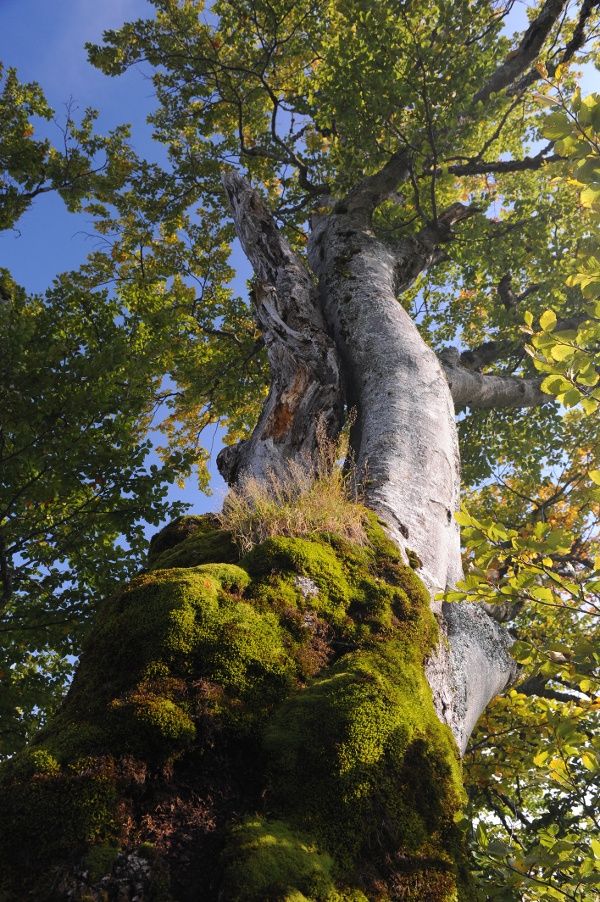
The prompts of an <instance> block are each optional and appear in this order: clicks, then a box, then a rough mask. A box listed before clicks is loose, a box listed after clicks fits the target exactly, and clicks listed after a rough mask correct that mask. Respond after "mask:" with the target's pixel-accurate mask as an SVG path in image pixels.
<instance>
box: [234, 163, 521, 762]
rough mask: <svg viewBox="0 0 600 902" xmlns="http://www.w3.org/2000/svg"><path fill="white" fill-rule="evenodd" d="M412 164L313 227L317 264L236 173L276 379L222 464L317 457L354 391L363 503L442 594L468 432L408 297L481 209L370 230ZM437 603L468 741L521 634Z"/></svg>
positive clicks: (452, 554)
mask: <svg viewBox="0 0 600 902" xmlns="http://www.w3.org/2000/svg"><path fill="white" fill-rule="evenodd" d="M402 166H403V160H402V158H401V156H400V155H398V157H397V158H396V159H395V160H393V161H391V162H390V166H389V169H388V171H387V172H385V173H383V174H381V173H380V174H378V177H377V180H376V179H375V178H374V179H373V180H370V179H366V180H365V182H364V183H363V184H362V185H359V186H357V188H356V189H354V191H353V192H351V194H350V195H349V196H348V202H347V203H344V202H342V203H338V204H337V205H336V206H335V207H334V208H333V210H332V212H331V213H330V214H328V215H327V216H324V217H322V218H321V219H320V220H319V221H318V222H317V223H316V224H315V228H314V230H313V233H312V236H311V238H310V241H309V247H308V261H309V265H310V266H311V268H312V271H313V275H311V274H310V272H309V271H308V269H307V268H306V267H305V266H304V264H303V263H302V261H301V260H300V259H299V258H298V257H297V256H295V255H294V254H293V253H292V252H291V250H290V249H289V247H288V245H287V244H286V242H285V241H284V240H283V238H282V237H281V235H280V233H279V232H278V231H277V229H276V228H275V226H274V224H273V222H272V219H271V217H270V214H269V213H268V211H267V210H266V207H265V206H264V204H263V202H262V201H261V200H260V198H259V197H258V195H257V194H256V193H255V192H254V191H253V190H252V189H251V188H250V187H249V186H248V185H247V183H246V182H244V180H243V179H241V178H240V177H239V176H238V175H236V174H232V173H230V174H228V175H227V176H225V177H224V184H225V185H226V188H227V191H228V195H229V199H230V205H231V208H232V212H233V216H234V221H235V224H236V230H237V234H238V237H239V238H240V241H241V243H242V246H243V248H244V250H245V251H246V253H247V255H248V257H249V259H250V261H251V263H252V265H253V267H254V271H255V274H256V277H257V280H258V290H255V299H254V303H255V310H256V316H257V320H258V322H259V324H260V326H261V329H262V330H263V333H264V334H265V342H266V344H267V349H268V353H269V361H270V364H271V369H272V386H271V392H270V394H269V397H268V399H267V401H266V403H265V406H264V408H263V411H262V414H261V417H260V419H259V423H258V425H257V427H256V429H255V432H254V434H253V436H252V438H251V439H250V440H249V441H247V442H244V443H242V444H241V445H238V446H237V447H236V448H234V449H231V450H228V451H227V452H226V455H223V454H222V455H220V457H219V465H220V468H221V471H222V472H223V473H224V475H225V476H226V478H227V479H228V481H229V482H230V483H236V482H243V480H244V479H245V478H246V477H248V476H255V477H257V478H259V479H260V478H264V475H265V473H266V472H267V470H268V469H277V468H278V467H279V465H280V464H281V465H282V466H284V465H285V462H286V461H289V460H291V459H297V458H298V456H300V455H303V454H304V455H306V458H305V459H307V460H310V454H311V453H312V452H314V450H316V445H315V443H316V433H315V428H316V422H317V421H318V418H319V417H320V416H321V415H322V414H323V413H324V414H325V415H326V416H327V417H328V420H327V422H328V424H329V428H330V433H331V434H332V435H334V434H335V430H336V429H339V428H340V425H341V410H342V401H343V398H344V396H345V399H346V403H347V405H348V406H349V407H354V408H355V409H356V413H357V419H356V422H355V424H354V427H353V434H352V437H351V439H352V446H353V450H354V455H355V466H356V469H357V474H358V478H359V480H360V482H361V488H362V492H363V497H364V499H365V502H366V504H367V505H368V506H369V507H370V508H372V509H373V510H375V511H376V512H377V513H378V514H379V515H380V517H381V519H382V521H383V522H384V523H385V524H386V526H387V529H388V532H389V534H390V535H391V536H392V538H394V540H395V541H396V542H397V544H398V545H399V546H400V547H401V548H402V549H404V550H405V551H406V550H408V549H410V550H411V551H413V552H416V554H417V556H418V557H419V559H420V560H421V562H422V567H421V568H420V569H419V574H420V575H421V576H422V577H423V579H424V580H425V582H426V583H427V584H428V586H429V588H430V590H431V593H432V599H433V598H434V596H435V595H436V593H437V592H438V591H439V590H444V589H445V588H446V587H447V586H452V585H454V584H455V582H456V581H457V580H458V579H459V578H460V577H461V575H462V569H461V558H460V537H459V529H458V524H457V523H456V520H455V518H454V512H455V511H456V509H457V507H458V502H459V488H460V473H459V463H460V461H459V451H458V440H457V430H456V423H455V416H454V406H453V400H452V395H451V390H450V386H449V382H448V379H447V376H446V372H445V370H444V368H443V367H442V365H441V363H440V361H439V360H438V358H437V356H436V354H435V353H434V352H433V350H432V349H431V348H429V347H428V345H427V344H426V343H425V342H424V340H423V338H422V337H421V335H420V334H419V331H418V329H417V328H416V326H415V325H414V323H413V322H412V320H411V318H410V316H409V315H408V313H407V312H406V311H405V310H404V308H403V307H402V305H401V304H400V303H399V302H398V299H397V298H398V295H399V294H400V293H401V292H402V291H403V290H405V289H406V288H407V287H408V286H409V285H410V283H411V282H412V281H413V280H414V279H415V277H416V276H417V275H418V273H419V272H421V271H422V270H423V269H425V268H426V267H427V266H429V265H430V264H431V263H432V262H434V261H435V260H436V258H437V256H438V254H439V244H440V243H441V242H443V241H444V240H446V239H447V238H448V237H449V233H450V229H451V227H452V224H453V223H455V222H457V221H459V220H460V219H464V218H465V216H467V215H469V211H468V210H466V209H465V208H464V207H462V206H461V205H460V204H456V205H453V206H452V207H451V208H449V209H448V210H447V211H444V213H442V214H441V215H440V217H439V220H438V223H437V224H436V226H435V227H433V226H431V227H428V228H427V229H424V230H423V231H422V232H421V233H420V234H419V235H417V236H416V237H413V238H410V239H406V240H405V241H403V242H401V243H399V244H396V245H394V246H388V245H386V244H384V243H383V242H382V241H380V240H379V239H378V238H377V237H376V235H375V234H374V232H373V231H372V229H371V227H370V213H371V210H372V209H373V207H374V206H375V205H376V203H377V198H378V197H380V196H381V194H380V193H379V192H382V191H383V192H384V193H385V192H387V191H388V190H392V187H391V186H392V185H393V184H395V180H396V179H397V177H398V173H399V172H400V171H401V170H402ZM375 182H376V183H375ZM317 281H318V287H317ZM326 323H327V326H326ZM299 372H300V373H301V374H302V377H301V380H300V381H299V382H297V381H296V380H298V373H299ZM474 375H475V376H477V375H478V374H474ZM479 375H480V374H479ZM342 379H343V384H342ZM288 398H293V401H292V402H290V403H288V401H287V400H286V399H288ZM285 405H287V407H286V406H285ZM282 406H283V407H285V409H286V410H289V414H290V415H289V416H287V414H286V417H285V418H283V419H282V421H281V428H280V429H278V430H277V431H276V433H275V434H274V433H273V426H272V424H273V420H274V411H275V410H280V409H281V408H282ZM311 443H312V447H311ZM432 603H433V604H434V610H435V612H436V615H437V616H438V619H439V622H440V627H441V630H442V633H443V635H444V639H443V640H442V642H441V643H440V646H439V648H438V650H437V653H436V654H435V655H434V656H433V657H432V659H431V660H430V661H429V664H428V667H427V674H428V677H429V680H430V684H431V687H432V693H433V697H434V701H435V704H436V708H437V711H438V714H439V716H440V718H441V719H442V720H444V721H445V722H446V723H448V725H449V726H450V728H451V730H452V732H453V734H454V736H455V739H456V742H457V745H458V746H459V748H460V749H461V751H464V748H465V746H466V742H467V740H468V737H469V735H470V732H471V730H472V729H473V726H474V725H475V723H476V721H477V719H478V717H479V716H480V715H481V713H482V712H483V710H484V709H485V707H486V705H487V704H488V702H489V701H490V700H491V698H493V696H494V695H496V694H497V693H498V692H500V691H502V689H503V688H504V687H505V686H506V685H507V683H508V682H510V680H511V679H513V678H514V676H515V664H514V661H513V660H512V658H511V657H510V654H509V646H510V639H509V637H508V634H507V633H506V632H505V630H504V629H503V627H501V626H499V625H498V624H496V623H494V622H493V621H492V619H491V618H490V617H489V616H488V615H487V613H486V612H485V611H484V610H483V609H481V608H477V607H475V606H472V605H457V604H452V605H447V604H444V605H440V604H439V602H432Z"/></svg>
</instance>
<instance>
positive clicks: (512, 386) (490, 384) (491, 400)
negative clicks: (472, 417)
mask: <svg viewBox="0 0 600 902" xmlns="http://www.w3.org/2000/svg"><path fill="white" fill-rule="evenodd" d="M440 358H441V363H442V367H443V370H444V373H445V375H446V379H447V381H448V386H449V388H450V393H451V394H452V399H453V401H454V406H455V408H456V410H462V409H463V408H465V407H470V408H472V409H479V410H489V409H491V408H500V407H538V406H539V405H541V404H546V403H548V402H549V401H550V400H551V398H550V397H549V395H547V394H545V393H544V392H543V391H542V390H541V388H540V384H541V382H542V380H541V379H536V378H533V379H521V378H519V377H517V376H497V375H495V374H494V373H478V372H476V371H474V370H471V369H467V368H466V367H464V366H461V365H460V363H459V362H458V361H459V354H458V351H456V353H455V355H450V354H448V352H446V353H444V354H443V355H440Z"/></svg>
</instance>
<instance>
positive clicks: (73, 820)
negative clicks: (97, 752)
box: [0, 759, 119, 900]
mask: <svg viewBox="0 0 600 902" xmlns="http://www.w3.org/2000/svg"><path fill="white" fill-rule="evenodd" d="M2 790H3V792H2V809H1V812H0V861H2V864H3V867H2V877H1V878H0V879H1V881H2V882H0V886H1V887H2V889H3V890H4V891H5V892H6V893H7V896H6V897H7V898H8V899H13V898H14V899H15V900H17V899H22V898H24V897H25V894H24V890H25V887H26V886H27V887H28V884H29V881H32V882H33V883H34V886H35V889H34V890H33V891H32V894H31V898H35V899H45V898H48V896H47V892H48V887H47V886H46V885H45V884H46V878H45V877H44V874H45V872H46V870H47V869H48V868H55V867H56V865H57V864H58V863H60V862H64V861H65V860H73V859H74V858H76V857H77V855H78V854H79V855H82V854H83V853H84V852H85V850H86V849H88V848H89V847H91V846H92V845H94V844H96V843H100V844H102V843H105V842H107V841H111V840H112V839H114V838H115V837H116V835H117V833H118V829H119V828H118V823H117V814H118V793H117V785H116V779H115V773H114V766H113V764H112V762H111V761H109V760H102V759H95V760H93V761H90V760H88V761H81V762H75V763H74V764H73V765H71V766H70V767H69V768H67V769H65V770H64V771H63V772H61V773H60V774H58V775H56V774H53V775H51V776H50V775H39V774H38V775H35V776H33V777H30V778H29V779H28V780H26V781H23V780H21V781H17V780H10V779H8V780H6V779H5V780H4V781H3V786H2ZM27 898H29V896H27Z"/></svg>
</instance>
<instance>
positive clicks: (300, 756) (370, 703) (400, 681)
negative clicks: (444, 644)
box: [265, 641, 462, 870]
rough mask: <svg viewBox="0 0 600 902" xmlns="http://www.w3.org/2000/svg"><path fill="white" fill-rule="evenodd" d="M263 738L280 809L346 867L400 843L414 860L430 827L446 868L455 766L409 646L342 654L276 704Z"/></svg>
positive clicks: (427, 846) (455, 802) (455, 798)
mask: <svg viewBox="0 0 600 902" xmlns="http://www.w3.org/2000/svg"><path fill="white" fill-rule="evenodd" d="M265 743H266V747H267V750H268V753H269V757H270V759H271V760H272V762H273V765H272V773H273V793H274V797H275V799H276V800H277V805H278V810H280V811H281V813H282V814H283V815H284V816H285V817H286V818H289V819H291V820H292V821H293V822H294V823H296V824H297V825H298V826H299V827H301V828H302V829H305V830H309V831H310V832H311V833H312V834H313V835H315V836H316V837H318V838H320V840H321V842H322V843H323V844H324V846H325V847H326V848H328V849H329V850H330V851H332V852H333V853H334V854H335V856H336V858H337V859H338V860H340V861H343V862H344V865H345V867H346V868H349V867H356V866H357V864H358V863H360V862H365V861H369V860H370V861H371V862H373V861H374V860H376V859H377V858H378V857H379V858H380V860H381V861H383V860H384V859H385V858H386V856H389V855H391V854H393V852H394V851H396V852H397V851H398V850H402V852H403V854H404V855H405V856H412V857H413V858H414V860H415V861H416V860H418V858H419V856H420V855H421V854H422V853H423V847H424V851H425V852H426V854H427V858H428V859H431V858H432V856H434V857H435V846H436V841H435V840H434V839H433V837H436V836H437V842H438V845H439V867H440V868H441V869H442V870H444V869H447V868H448V866H449V862H448V858H447V855H446V853H445V852H444V851H443V850H444V849H445V841H446V839H447V837H448V834H449V833H451V832H452V831H453V816H454V814H455V813H456V811H457V810H458V808H459V806H460V803H461V800H462V793H461V778H460V770H459V766H458V762H457V758H456V753H455V749H454V743H453V740H452V737H451V736H450V735H449V733H448V731H447V729H446V728H445V727H443V726H442V725H441V724H440V723H439V721H438V720H437V717H436V715H435V712H434V709H433V703H432V700H431V693H430V691H429V687H428V686H427V684H426V682H425V679H424V677H423V675H422V660H419V655H417V654H415V653H414V651H412V650H411V649H410V647H407V646H406V645H405V644H404V643H402V642H400V641H394V642H387V643H385V644H382V645H380V646H378V647H377V649H376V650H373V651H366V650H361V651H357V652H354V653H352V654H349V655H346V656H345V657H344V658H343V659H342V660H341V661H340V662H339V663H338V664H336V665H335V666H334V667H332V668H331V669H330V670H329V671H328V672H327V674H326V675H325V676H323V677H320V678H318V679H316V680H315V681H314V682H313V683H312V684H311V685H310V686H309V687H307V688H306V689H304V690H303V691H301V692H298V693H296V695H294V696H293V697H292V698H291V699H290V700H289V701H287V702H285V703H284V704H283V706H282V707H281V709H280V710H279V712H278V713H277V715H276V717H275V718H274V719H273V720H272V721H271V723H270V724H269V726H268V728H267V731H266V735H265ZM442 838H443V840H444V841H443V842H440V840H441V839H442Z"/></svg>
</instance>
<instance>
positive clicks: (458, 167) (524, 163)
mask: <svg viewBox="0 0 600 902" xmlns="http://www.w3.org/2000/svg"><path fill="white" fill-rule="evenodd" d="M545 153H546V149H544V150H541V151H540V152H539V153H538V154H536V155H535V156H534V157H523V159H522V160H491V161H486V160H473V161H471V162H469V163H455V164H453V165H452V166H448V172H451V173H452V174H453V175H486V174H489V175H502V174H503V173H506V172H529V171H531V170H535V169H541V167H542V166H544V165H545V164H546V163H560V162H562V161H563V160H564V159H565V158H564V157H561V156H560V154H557V153H553V154H550V155H549V156H544V154H545Z"/></svg>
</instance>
